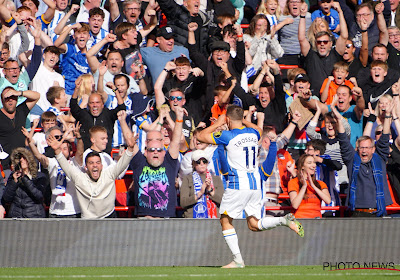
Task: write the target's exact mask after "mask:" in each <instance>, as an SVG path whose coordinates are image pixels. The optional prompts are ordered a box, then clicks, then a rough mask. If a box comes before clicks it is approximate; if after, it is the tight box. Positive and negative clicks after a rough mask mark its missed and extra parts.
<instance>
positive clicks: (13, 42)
mask: <svg viewBox="0 0 400 280" xmlns="http://www.w3.org/2000/svg"><path fill="white" fill-rule="evenodd" d="M14 32H15V33H14V34H13V35H12V36H11V38H10V40H9V41H8V44H9V46H10V57H11V58H13V59H16V60H18V57H17V56H18V50H19V48H20V47H21V35H20V34H19V32H18V31H14ZM28 38H29V48H28V50H29V51H31V50H33V48H34V46H35V38H33V36H32V34H31V33H29V32H28Z"/></svg>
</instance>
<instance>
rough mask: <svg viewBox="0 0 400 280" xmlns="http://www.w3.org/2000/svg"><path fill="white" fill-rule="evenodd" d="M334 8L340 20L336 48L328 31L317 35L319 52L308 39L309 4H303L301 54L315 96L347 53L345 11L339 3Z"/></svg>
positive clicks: (300, 28)
mask: <svg viewBox="0 0 400 280" xmlns="http://www.w3.org/2000/svg"><path fill="white" fill-rule="evenodd" d="M332 7H333V8H334V9H335V10H337V11H338V13H339V18H340V23H341V24H340V36H339V38H338V39H337V41H336V48H335V49H332V44H333V42H332V38H331V37H330V34H329V33H328V32H326V31H320V32H318V33H317V34H316V35H315V43H316V48H317V50H316V51H314V50H313V49H312V48H311V44H310V42H309V41H308V40H307V38H306V14H307V4H306V3H303V4H302V5H301V8H300V10H301V11H300V23H299V34H298V38H299V42H300V50H301V54H302V55H303V56H304V57H305V69H306V71H307V74H308V76H309V77H310V82H311V89H312V91H313V94H314V95H315V96H318V97H319V96H320V89H321V86H322V84H323V82H324V80H325V79H326V78H327V77H328V76H330V75H331V73H332V70H333V65H334V64H335V63H336V62H338V61H340V60H342V57H341V56H342V55H343V53H344V51H345V45H346V40H347V37H348V31H347V26H346V22H345V19H344V15H343V11H342V9H341V8H340V5H339V3H337V2H334V3H333V4H332Z"/></svg>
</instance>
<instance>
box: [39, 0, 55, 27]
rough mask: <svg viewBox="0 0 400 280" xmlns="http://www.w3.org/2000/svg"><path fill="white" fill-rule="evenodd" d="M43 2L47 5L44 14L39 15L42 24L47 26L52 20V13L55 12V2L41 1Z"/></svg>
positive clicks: (49, 0)
mask: <svg viewBox="0 0 400 280" xmlns="http://www.w3.org/2000/svg"><path fill="white" fill-rule="evenodd" d="M43 2H44V3H45V4H46V5H47V10H46V11H45V12H44V14H42V15H41V17H42V19H43V22H45V23H46V24H49V23H50V22H51V21H52V20H53V18H54V13H55V11H56V2H55V1H53V0H43Z"/></svg>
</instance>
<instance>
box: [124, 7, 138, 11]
mask: <svg viewBox="0 0 400 280" xmlns="http://www.w3.org/2000/svg"><path fill="white" fill-rule="evenodd" d="M125 11H128V12H132V11H140V8H125Z"/></svg>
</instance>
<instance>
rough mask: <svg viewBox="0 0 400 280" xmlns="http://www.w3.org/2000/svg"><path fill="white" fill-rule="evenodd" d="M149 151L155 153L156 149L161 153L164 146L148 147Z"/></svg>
mask: <svg viewBox="0 0 400 280" xmlns="http://www.w3.org/2000/svg"><path fill="white" fill-rule="evenodd" d="M146 150H147V151H149V152H151V153H154V152H155V151H157V152H158V153H161V152H162V151H164V149H163V148H146Z"/></svg>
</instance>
